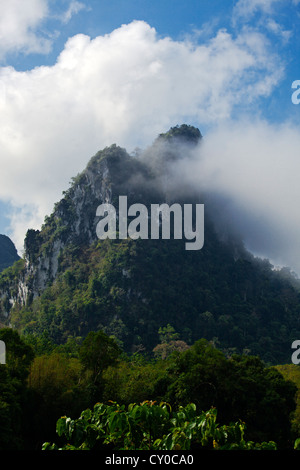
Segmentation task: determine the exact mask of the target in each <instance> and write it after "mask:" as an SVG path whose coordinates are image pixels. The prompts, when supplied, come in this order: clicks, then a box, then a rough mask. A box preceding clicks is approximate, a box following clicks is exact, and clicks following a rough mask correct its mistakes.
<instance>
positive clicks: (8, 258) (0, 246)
mask: <svg viewBox="0 0 300 470" xmlns="http://www.w3.org/2000/svg"><path fill="white" fill-rule="evenodd" d="M18 259H20V257H19V255H18V252H17V249H16V247H15V245H14V243H13V242H12V241H11V239H10V238H9V237H8V236H7V235H0V272H1V271H3V269H5V268H8V267H9V266H11V265H12V264H14V262H15V261H17V260H18Z"/></svg>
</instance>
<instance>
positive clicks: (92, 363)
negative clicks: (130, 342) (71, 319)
mask: <svg viewBox="0 0 300 470" xmlns="http://www.w3.org/2000/svg"><path fill="white" fill-rule="evenodd" d="M120 353H121V350H120V348H119V346H118V345H117V343H116V341H115V340H114V339H113V338H110V337H109V336H107V335H106V334H105V333H103V332H102V331H97V332H95V331H91V332H89V333H88V335H87V336H86V338H85V339H84V341H83V343H82V345H81V347H80V349H79V358H80V360H81V362H82V364H83V365H84V366H85V367H86V369H89V370H91V371H92V373H93V379H94V382H95V383H96V382H97V380H98V379H99V376H101V374H102V372H103V371H104V369H106V367H108V366H109V365H112V364H115V362H116V360H117V358H118V357H119V355H120Z"/></svg>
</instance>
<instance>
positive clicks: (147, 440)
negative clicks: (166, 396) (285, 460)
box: [42, 401, 276, 450]
mask: <svg viewBox="0 0 300 470" xmlns="http://www.w3.org/2000/svg"><path fill="white" fill-rule="evenodd" d="M216 419H217V411H216V409H210V410H209V411H207V412H200V413H197V409H196V406H195V404H193V403H190V404H188V405H186V406H185V407H180V408H179V409H178V411H172V409H171V407H170V405H169V404H168V403H165V402H161V403H159V404H158V403H156V402H152V401H145V402H142V403H141V404H139V405H138V404H136V403H132V404H130V405H129V406H128V408H126V407H125V406H124V405H122V406H120V405H119V404H118V403H115V402H113V403H111V404H108V405H107V404H104V403H97V404H96V405H95V406H94V408H93V410H91V409H86V410H85V411H83V412H82V413H81V415H80V417H79V418H78V419H71V418H68V417H66V416H64V417H61V418H60V419H59V420H58V421H57V425H56V432H57V434H58V436H59V437H64V439H65V440H66V442H64V443H63V444H62V445H57V444H50V443H49V442H45V443H44V444H43V446H42V449H43V450H57V449H59V450H95V449H100V448H105V446H107V445H108V446H109V445H110V446H112V448H113V449H116V450H190V449H192V448H195V447H197V448H203V449H218V450H225V449H226V450H231V449H240V450H250V449H251V450H253V449H269V450H270V449H272V450H276V444H275V443H274V442H263V443H261V444H259V443H254V442H247V441H245V439H244V428H245V425H244V423H242V422H236V423H233V424H229V425H226V426H225V425H223V426H220V425H219V424H218V423H217V421H216Z"/></svg>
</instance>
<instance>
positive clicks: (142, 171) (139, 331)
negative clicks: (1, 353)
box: [0, 125, 300, 364]
mask: <svg viewBox="0 0 300 470" xmlns="http://www.w3.org/2000/svg"><path fill="white" fill-rule="evenodd" d="M201 140H202V136H201V133H200V131H199V130H198V129H196V128H194V127H192V126H187V125H183V126H176V127H174V128H171V129H170V130H169V131H168V132H167V133H165V134H161V135H160V136H158V138H157V139H156V141H155V142H154V143H153V145H152V146H150V147H149V148H148V149H146V150H144V151H136V152H135V155H129V154H128V153H127V151H126V150H125V149H123V148H120V147H118V146H117V145H115V144H114V145H112V146H110V147H107V148H105V149H103V150H102V151H99V152H98V153H97V154H96V155H95V156H94V157H93V158H91V160H90V161H89V162H88V165H87V167H86V169H85V170H84V171H83V172H82V173H81V174H79V175H77V177H75V178H74V179H73V181H72V183H71V185H70V188H69V189H68V190H67V191H65V192H64V194H63V197H62V199H61V200H60V201H59V202H58V203H57V204H56V205H55V207H54V210H53V212H52V214H51V215H50V216H47V217H46V218H45V222H44V225H43V226H42V228H41V230H28V232H27V235H26V239H25V255H24V258H23V259H21V260H19V261H17V262H16V263H15V264H14V265H13V266H12V267H10V268H8V269H6V270H5V271H4V272H3V273H2V274H1V277H0V294H1V295H0V299H1V300H0V315H1V318H0V321H1V322H2V323H5V324H9V325H11V326H12V327H13V328H16V329H18V330H19V331H20V332H21V333H22V334H43V332H45V331H47V333H48V334H49V335H50V337H51V339H52V340H53V341H55V342H56V343H64V342H65V341H66V340H67V339H68V338H69V337H70V336H71V337H80V338H83V337H85V336H86V335H87V333H88V332H89V331H92V330H93V331H96V330H99V329H101V330H103V331H104V332H105V333H106V334H109V335H113V336H114V337H115V338H117V340H118V342H119V343H120V344H121V345H122V347H123V348H124V350H125V351H128V352H134V351H146V352H151V351H152V350H153V348H154V347H155V346H156V345H157V344H158V343H159V335H158V330H159V328H161V327H165V326H167V325H168V324H169V325H171V326H172V327H173V328H174V329H175V331H176V332H177V334H178V337H179V338H180V339H181V340H182V341H184V342H186V343H187V344H193V343H194V342H195V341H196V340H198V339H199V338H206V339H208V340H210V341H212V342H213V343H214V344H215V345H216V346H217V347H218V348H220V349H222V350H224V351H226V352H228V354H231V353H232V352H233V351H236V352H238V353H242V352H244V353H247V352H248V353H249V354H251V355H259V356H260V357H261V358H262V359H263V360H264V361H265V362H266V363H268V364H279V363H286V362H290V357H291V344H292V342H293V341H294V340H295V339H298V338H300V322H299V313H300V295H299V291H298V281H297V280H296V279H294V278H293V276H291V275H290V273H289V272H288V271H286V270H282V271H281V272H279V271H275V270H274V269H273V267H272V266H271V264H270V263H269V261H268V260H261V259H257V258H255V257H254V256H252V255H251V254H250V253H249V252H247V251H246V250H245V249H244V247H243V244H242V241H241V240H239V239H237V238H236V237H235V236H230V234H229V235H228V234H227V236H226V237H220V234H219V233H217V232H216V229H215V225H214V223H213V221H212V220H213V218H212V217H211V210H212V209H211V208H210V206H209V201H208V200H207V199H206V195H205V194H203V193H202V192H201V188H199V190H197V191H195V190H193V191H192V190H191V188H186V187H182V186H180V184H178V180H176V183H175V180H174V179H173V176H174V175H173V173H172V169H173V167H174V162H175V161H177V160H178V159H179V158H188V155H189V152H191V151H192V149H193V148H194V147H195V146H196V145H201ZM120 195H126V196H127V197H128V206H129V205H131V204H133V203H137V202H138V203H143V204H144V205H145V206H146V207H148V208H149V207H150V204H154V203H160V204H161V203H163V202H166V203H168V204H171V203H172V202H177V203H191V202H192V203H194V204H195V203H204V205H205V224H204V231H205V242H204V246H203V248H202V249H201V250H198V251H188V250H186V249H185V240H184V239H182V240H174V239H172V238H171V239H170V240H162V239H158V240H151V239H148V240H143V239H138V240H133V239H130V238H127V239H122V240H120V239H118V238H117V239H115V240H111V239H106V240H99V239H98V237H97V235H96V226H97V222H98V221H99V217H98V218H97V216H96V209H97V207H98V206H99V204H101V203H103V202H108V203H111V204H113V205H114V206H115V207H118V198H119V196H120ZM206 202H207V204H206ZM286 273H287V274H286Z"/></svg>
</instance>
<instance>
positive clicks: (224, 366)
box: [0, 325, 300, 450]
mask: <svg viewBox="0 0 300 470" xmlns="http://www.w3.org/2000/svg"><path fill="white" fill-rule="evenodd" d="M175 337H176V332H174V329H173V328H172V327H171V326H170V325H169V326H168V327H166V328H163V329H161V330H160V338H161V340H162V342H161V343H160V346H161V348H158V351H163V354H158V353H157V351H156V355H154V354H153V355H151V356H145V355H142V354H137V353H135V354H133V355H128V354H125V353H124V351H122V350H121V349H120V347H119V345H118V344H117V343H116V342H115V341H114V339H113V338H110V337H108V336H107V335H105V334H104V333H103V332H101V331H98V332H90V333H89V334H88V335H87V337H86V338H84V339H82V340H81V341H80V342H78V341H71V340H69V341H68V342H67V343H66V344H65V345H63V346H62V345H55V344H54V343H53V342H51V341H50V340H49V338H48V337H47V335H46V334H44V335H43V336H41V337H38V336H32V337H29V336H27V337H21V336H20V335H19V334H18V333H17V332H15V331H13V330H11V329H2V330H0V339H3V340H4V341H5V343H6V346H7V351H8V357H7V364H6V365H4V364H2V365H1V366H0V373H1V382H0V383H1V392H0V409H1V419H0V449H2V450H6V449H15V450H21V449H33V450H41V449H42V446H43V444H45V443H46V442H48V443H49V444H47V446H46V447H47V448H51V445H52V444H51V443H53V442H55V443H56V444H55V445H57V446H62V447H63V446H65V445H67V443H69V444H72V445H74V446H78V447H80V446H82V445H83V446H85V445H86V446H90V445H91V442H93V445H97V446H98V445H100V447H101V446H102V445H104V444H105V445H106V444H107V443H110V444H111V445H113V446H115V447H114V448H121V447H122V446H127V445H129V444H128V442H129V441H127V444H126V442H125V441H126V439H127V438H128V439H129V440H130V439H131V438H132V436H131V437H130V436H129V435H128V433H129V431H130V429H132V428H130V429H128V428H127V427H126V426H128V419H129V420H130V419H132V416H131V414H132V413H133V411H134V410H135V412H134V419H135V425H136V426H137V429H136V432H137V434H136V439H135V440H134V441H133V444H132V445H134V446H136V447H139V446H141V448H144V447H143V445H146V444H145V441H143V442H144V444H143V443H142V441H141V440H140V436H141V434H139V432H141V428H143V426H145V425H146V424H145V420H143V418H142V416H143V414H142V412H141V410H140V411H138V408H135V407H139V406H144V407H150V408H151V409H150V411H149V413H150V415H149V416H150V417H149V420H152V417H153V416H154V415H155V416H156V417H153V419H155V420H156V421H155V423H156V424H155V423H153V426H154V425H155V426H157V427H158V428H157V429H158V431H157V433H156V434H155V441H156V444H155V445H156V446H158V447H160V448H162V447H164V446H171V445H172V446H173V445H174V446H175V445H178V446H179V445H180V446H183V445H192V447H193V446H196V445H199V442H200V441H201V439H202V438H203V439H204V435H205V436H206V437H207V439H208V440H207V445H209V446H210V445H212V443H213V441H215V445H216V446H217V445H218V446H220V448H221V447H222V446H223V445H224V446H225V445H226V446H227V445H229V444H230V445H233V444H234V445H237V446H240V448H245V449H246V448H252V447H251V446H256V445H257V446H256V448H259V446H260V445H262V444H263V443H268V444H263V446H266V445H268V446H269V447H270V448H274V446H276V449H287V448H288V449H293V447H294V442H295V440H296V439H297V438H298V436H299V424H300V422H299V411H298V406H297V395H296V394H297V390H298V389H297V385H296V382H297V379H298V378H297V371H298V368H297V366H294V369H293V368H292V369H291V370H290V371H289V379H285V378H284V376H283V375H282V373H281V372H279V371H278V370H277V368H275V367H266V366H265V365H264V364H263V363H262V361H261V360H260V359H259V358H258V357H254V356H245V355H233V356H232V357H230V358H226V357H225V355H224V354H223V353H222V352H221V351H219V350H218V349H216V348H215V346H213V345H212V344H211V343H209V342H208V341H207V340H205V339H201V340H198V341H196V342H195V343H194V344H193V345H191V346H190V347H185V348H182V344H181V342H180V340H176V339H174V338H175ZM177 346H179V350H178V348H177ZM162 356H163V357H164V359H162ZM97 403H102V405H96V404H97ZM161 403H165V408H164V407H163V406H162V405H160V404H161ZM134 404H135V405H134ZM142 404H143V405H142ZM149 404H151V406H150V405H149ZM154 404H155V406H156V407H159V406H160V410H161V415H160V414H159V412H158V411H155V409H156V408H155V407H154V408H153V406H152V405H154ZM116 407H117V408H116ZM169 407H170V408H169ZM116 409H118V410H119V411H120V412H121V413H123V414H124V417H123V418H120V419H122V420H124V422H123V421H122V423H123V424H122V423H121V422H120V423H119V424H118V422H117V421H116V420H117V418H113V414H114V413H115V412H116ZM143 409H144V408H143ZM84 410H85V411H84ZM188 410H190V411H189V412H190V413H192V415H193V422H194V421H195V423H196V424H195V429H194V430H193V431H192V429H189V428H187V424H186V418H184V416H183V415H181V414H180V413H181V412H184V413H187V412H188ZM97 413H98V414H99V413H100V414H106V418H105V419H104V418H103V419H104V421H101V423H100V424H99V426H100V428H101V429H100V428H97V427H96V428H95V426H94V425H95V423H96V421H97V420H96V418H95V416H96V414H97ZM118 413H119V412H118ZM128 413H129V415H128ZM139 413H141V414H139ZM145 413H146V411H145ZM151 413H153V414H154V415H153V416H152V414H151ZM155 413H157V414H155ZM172 413H174V414H172ZM81 415H82V416H83V417H84V419H83V418H82V417H81V418H80V416H81ZM118 416H119V414H118ZM130 416H131V417H130ZM180 416H181V417H182V419H181V418H180ZM63 417H65V418H63ZM67 417H69V418H67ZM205 417H206V418H205ZM160 418H161V419H162V421H160ZM174 418H176V419H177V420H178V422H176V423H175V421H174ZM112 419H113V420H114V423H115V424H114V426H113V425H112V423H111V420H112ZM118 419H119V418H118ZM203 419H204V420H205V423H206V425H205V426H207V428H203V427H201V425H200V422H202V421H203ZM78 420H79V421H78ZM201 420H202V421H201ZM146 421H147V420H146ZM68 423H69V424H68ZM70 423H73V424H72V425H71V424H70ZM151 423H152V421H151ZM197 423H198V424H197ZM148 424H149V422H148ZM171 425H172V426H171ZM78 426H79V427H80V426H81V428H82V432H81V434H80V433H79V431H78V433H77V431H76V429H77V427H78ZM107 426H108V427H107ZM122 426H124V428H123V427H122ZM67 427H68V429H69V431H67ZM83 428H84V429H83ZM200 428H201V429H202V431H201V432H200ZM56 429H58V431H59V435H57V434H56ZM122 430H123V431H124V433H123V431H122ZM225 430H227V431H228V433H229V434H228V435H229V437H228V439H229V440H228V441H226V439H225V437H224V436H225V434H224V432H225ZM71 431H72V432H71ZM75 431H76V432H75ZM90 431H91V433H92V434H91V433H90ZM125 431H126V432H125ZM145 432H146V431H145ZM68 433H69V434H68ZM72 433H75V434H73V435H71V434H72ZM182 433H186V435H187V436H190V441H189V442H186V443H185V444H183V441H184V440H185V439H183V436H184V434H182ZM201 433H202V434H201ZM203 433H204V434H203ZM214 433H215V434H214ZM121 435H122V436H121ZM76 436H77V437H76ZM126 436H127V437H126ZM233 436H234V439H235V440H234V439H233ZM152 438H153V436H152ZM152 438H151V439H152ZM74 439H75V440H74ZM89 439H92V441H89ZM122 439H123V440H122ZM124 439H125V441H124ZM157 439H159V441H157ZM224 439H225V440H224ZM199 440H200V441H199ZM104 441H105V442H104ZM151 442H152V441H151ZM205 442H206V441H205ZM197 443H198V444H197ZM203 443H204V441H203V442H202V444H203ZM272 443H275V444H272ZM152 444H153V445H154V441H153V442H152ZM152 444H151V445H152ZM202 444H201V445H202ZM45 445H46V444H45ZM205 445H206V444H205ZM109 448H111V447H109Z"/></svg>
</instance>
